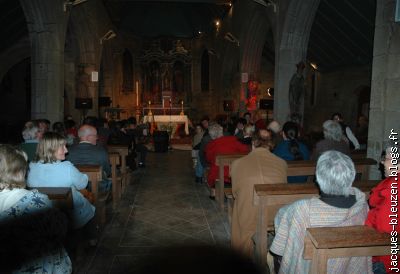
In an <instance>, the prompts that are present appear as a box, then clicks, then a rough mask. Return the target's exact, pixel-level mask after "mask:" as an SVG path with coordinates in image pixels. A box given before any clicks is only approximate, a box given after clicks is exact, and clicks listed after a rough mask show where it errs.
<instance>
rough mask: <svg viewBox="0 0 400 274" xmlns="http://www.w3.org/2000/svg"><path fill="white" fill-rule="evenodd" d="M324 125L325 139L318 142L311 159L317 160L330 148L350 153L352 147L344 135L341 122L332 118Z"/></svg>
mask: <svg viewBox="0 0 400 274" xmlns="http://www.w3.org/2000/svg"><path fill="white" fill-rule="evenodd" d="M322 127H323V130H324V138H325V139H323V140H321V141H319V142H318V143H317V144H316V146H315V149H314V152H313V154H312V157H311V159H312V160H317V159H318V157H319V156H320V155H321V154H322V153H323V152H325V151H328V150H336V151H339V152H342V153H344V154H346V155H350V147H349V144H348V143H347V142H346V141H345V136H344V135H343V131H342V127H341V126H340V124H339V123H338V122H335V121H332V120H327V121H325V122H324V123H323V124H322Z"/></svg>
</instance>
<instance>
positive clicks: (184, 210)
mask: <svg viewBox="0 0 400 274" xmlns="http://www.w3.org/2000/svg"><path fill="white" fill-rule="evenodd" d="M191 166H192V160H191V156H190V151H178V150H173V151H170V152H168V153H149V155H148V164H147V167H146V168H145V169H141V170H139V171H135V172H134V176H133V180H132V182H131V184H130V185H129V187H128V189H127V192H126V193H125V194H124V196H123V198H122V201H121V203H120V205H119V207H118V210H116V211H114V214H113V217H112V221H111V222H109V223H108V224H107V226H106V228H105V231H104V232H103V235H102V238H101V241H100V243H99V245H98V247H97V248H96V250H93V251H91V253H90V255H89V256H87V259H86V262H85V263H84V265H85V267H83V269H78V271H77V272H78V273H135V268H136V267H137V265H138V262H141V261H142V260H143V259H144V258H148V256H151V255H153V254H154V252H155V250H157V248H159V247H164V246H170V245H176V244H194V245H198V244H200V245H207V244H209V245H222V246H229V226H228V224H227V218H226V214H225V213H222V214H221V213H220V211H219V210H217V204H216V203H215V202H214V201H211V200H210V199H209V198H208V190H207V188H206V187H205V186H204V185H198V184H196V183H194V180H193V178H194V177H193V169H192V167H191Z"/></svg>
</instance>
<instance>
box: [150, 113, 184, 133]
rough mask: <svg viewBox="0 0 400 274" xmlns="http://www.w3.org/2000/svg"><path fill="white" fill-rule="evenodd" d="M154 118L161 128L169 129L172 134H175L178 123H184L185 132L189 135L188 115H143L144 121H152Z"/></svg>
mask: <svg viewBox="0 0 400 274" xmlns="http://www.w3.org/2000/svg"><path fill="white" fill-rule="evenodd" d="M153 118H154V122H155V123H156V124H157V128H158V129H159V130H167V131H168V129H169V130H170V131H171V134H172V135H174V133H175V131H176V128H177V126H178V124H183V123H184V124H185V133H186V135H189V119H188V117H187V116H186V115H150V116H149V115H146V116H143V123H152V122H153Z"/></svg>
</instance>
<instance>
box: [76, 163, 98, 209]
mask: <svg viewBox="0 0 400 274" xmlns="http://www.w3.org/2000/svg"><path fill="white" fill-rule="evenodd" d="M75 166H76V168H77V169H78V170H79V171H80V172H82V173H84V174H86V175H87V176H88V177H89V181H90V183H91V186H92V190H91V191H92V193H93V196H94V199H95V201H97V199H98V198H99V184H100V182H101V180H102V178H103V177H102V176H103V169H102V167H101V166H100V165H75Z"/></svg>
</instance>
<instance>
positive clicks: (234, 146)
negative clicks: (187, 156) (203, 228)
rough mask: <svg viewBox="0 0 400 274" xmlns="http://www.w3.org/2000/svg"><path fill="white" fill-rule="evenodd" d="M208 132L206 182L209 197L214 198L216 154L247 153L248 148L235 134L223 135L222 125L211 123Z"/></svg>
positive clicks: (216, 171)
mask: <svg viewBox="0 0 400 274" xmlns="http://www.w3.org/2000/svg"><path fill="white" fill-rule="evenodd" d="M208 133H209V134H210V137H211V139H212V141H211V142H209V143H208V144H207V146H206V148H205V154H206V160H207V162H208V164H209V166H210V171H209V172H208V177H207V184H208V186H209V187H210V189H211V191H210V192H211V193H210V199H212V200H213V199H215V180H216V179H217V178H218V166H217V165H216V158H217V155H218V154H234V153H247V152H249V150H250V148H249V146H248V145H245V144H242V143H241V142H240V141H239V140H238V139H237V138H236V136H223V129H222V126H220V125H219V124H212V125H210V126H209V127H208ZM224 181H229V170H228V167H225V180H224Z"/></svg>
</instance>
